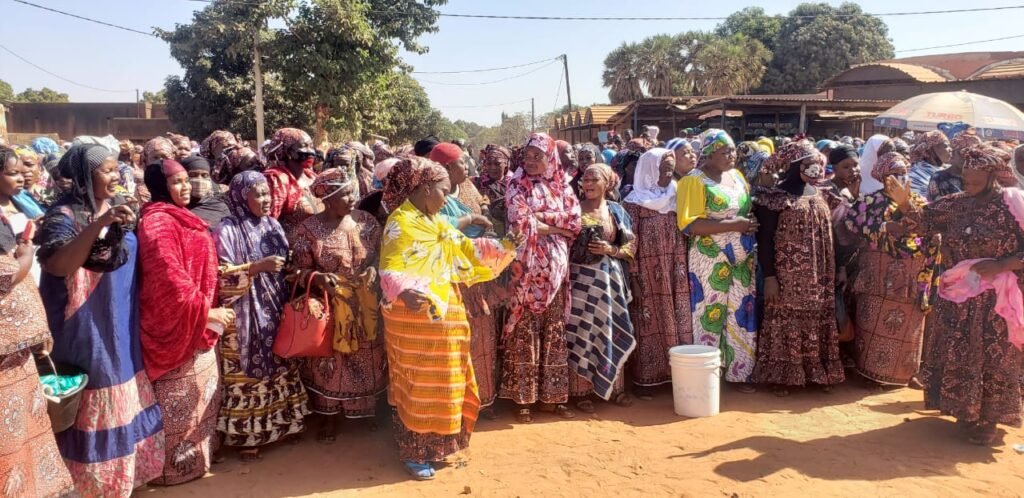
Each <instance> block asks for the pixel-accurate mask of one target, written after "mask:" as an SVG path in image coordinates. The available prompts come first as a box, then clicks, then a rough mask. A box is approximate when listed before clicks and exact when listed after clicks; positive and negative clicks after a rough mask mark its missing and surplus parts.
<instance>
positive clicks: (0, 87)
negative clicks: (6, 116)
mask: <svg viewBox="0 0 1024 498" xmlns="http://www.w3.org/2000/svg"><path fill="white" fill-rule="evenodd" d="M12 100H14V88H13V87H11V84H10V83H8V82H6V81H4V80H0V102H11V101H12Z"/></svg>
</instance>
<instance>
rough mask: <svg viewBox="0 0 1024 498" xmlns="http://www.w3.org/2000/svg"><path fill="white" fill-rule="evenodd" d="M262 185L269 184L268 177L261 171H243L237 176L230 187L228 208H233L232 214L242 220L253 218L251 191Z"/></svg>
mask: <svg viewBox="0 0 1024 498" xmlns="http://www.w3.org/2000/svg"><path fill="white" fill-rule="evenodd" d="M262 183H267V177H265V176H263V173H260V172H259V171H251V170H250V171H243V172H241V173H239V174H237V175H235V177H234V178H232V179H231V183H230V185H229V186H228V207H230V208H231V214H233V215H235V216H236V217H237V218H238V219H240V220H241V219H246V218H250V217H252V211H250V210H249V200H248V197H249V191H251V190H252V189H253V187H255V186H257V185H259V184H262Z"/></svg>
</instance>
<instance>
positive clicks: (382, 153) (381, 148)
mask: <svg viewBox="0 0 1024 498" xmlns="http://www.w3.org/2000/svg"><path fill="white" fill-rule="evenodd" d="M394 155H395V154H394V153H393V152H391V149H390V148H388V144H386V143H384V142H382V141H380V140H377V141H375V142H373V158H374V160H375V161H377V162H380V161H383V160H385V159H390V158H391V157H394Z"/></svg>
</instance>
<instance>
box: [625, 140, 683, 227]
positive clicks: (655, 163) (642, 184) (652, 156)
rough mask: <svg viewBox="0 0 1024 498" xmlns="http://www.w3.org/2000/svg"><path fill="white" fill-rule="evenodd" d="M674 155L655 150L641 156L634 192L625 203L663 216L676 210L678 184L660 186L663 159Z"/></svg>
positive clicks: (664, 150)
mask: <svg viewBox="0 0 1024 498" xmlns="http://www.w3.org/2000/svg"><path fill="white" fill-rule="evenodd" d="M666 154H672V151H671V150H668V149H662V148H660V147H659V148H654V149H651V150H649V151H647V152H645V153H644V155H642V156H640V160H639V161H637V163H636V172H635V173H633V190H632V191H631V192H630V193H629V195H627V196H626V199H625V200H624V201H623V202H628V203H631V204H636V205H638V206H643V207H645V208H647V209H650V210H652V211H657V212H659V213H661V214H666V213H672V212H675V210H676V182H669V184H668V186H667V187H659V186H658V178H661V173H660V171H659V169H660V166H661V158H662V157H665V155H666Z"/></svg>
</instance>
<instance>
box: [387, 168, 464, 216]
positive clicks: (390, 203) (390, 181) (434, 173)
mask: <svg viewBox="0 0 1024 498" xmlns="http://www.w3.org/2000/svg"><path fill="white" fill-rule="evenodd" d="M445 178H448V172H447V171H445V169H444V166H441V165H440V164H437V163H435V162H434V161H431V160H429V159H425V158H422V157H417V156H404V157H401V158H399V161H398V163H396V164H395V165H394V166H393V167H392V168H391V171H390V172H388V176H387V177H385V178H384V199H383V200H384V207H385V208H386V209H387V210H388V211H394V210H396V209H398V207H399V206H401V205H402V203H403V202H405V200H406V199H408V198H409V194H411V193H412V191H413V190H414V189H416V187H418V186H420V185H424V184H432V183H437V182H439V181H441V180H444V179H445Z"/></svg>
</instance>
